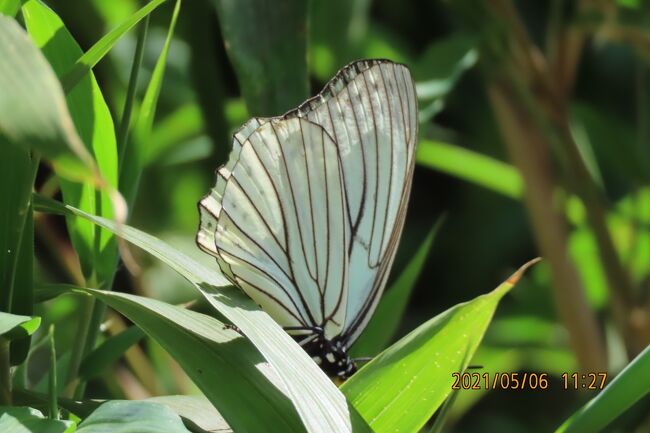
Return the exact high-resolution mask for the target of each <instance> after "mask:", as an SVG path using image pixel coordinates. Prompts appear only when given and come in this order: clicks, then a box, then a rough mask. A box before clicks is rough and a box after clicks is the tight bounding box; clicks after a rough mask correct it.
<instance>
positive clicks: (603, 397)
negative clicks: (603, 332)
mask: <svg viewBox="0 0 650 433" xmlns="http://www.w3.org/2000/svg"><path fill="white" fill-rule="evenodd" d="M648 394H650V346H648V347H646V348H645V350H644V351H643V352H641V353H640V354H639V355H638V356H637V357H636V358H634V359H633V360H632V362H630V363H629V364H628V365H627V367H625V368H624V369H623V371H621V372H620V373H619V374H618V376H616V377H615V378H614V380H612V381H611V382H610V383H609V384H608V385H607V386H606V387H605V389H603V390H602V391H601V392H600V393H599V394H598V395H597V396H596V397H594V398H592V399H591V400H590V401H589V402H588V403H587V404H586V405H585V406H583V407H582V408H581V409H580V410H579V411H578V412H576V413H575V414H573V415H572V416H571V418H569V419H568V420H566V421H565V422H564V424H562V425H561V426H560V428H558V429H557V430H556V432H557V433H583V432H584V433H591V432H598V431H601V430H602V429H604V428H605V427H606V426H607V425H608V424H609V423H610V422H612V421H613V420H615V419H616V418H617V417H618V416H620V415H621V414H623V413H624V412H625V411H626V410H627V409H629V408H630V407H631V406H632V405H633V404H634V403H636V402H638V401H639V400H641V399H642V398H644V397H645V396H647V395H648Z"/></svg>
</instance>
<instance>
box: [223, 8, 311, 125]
mask: <svg viewBox="0 0 650 433" xmlns="http://www.w3.org/2000/svg"><path fill="white" fill-rule="evenodd" d="M212 3H214V5H215V6H216V8H217V12H218V15H219V23H220V25H221V31H222V33H223V39H224V42H225V44H226V50H227V52H228V56H229V57H230V60H231V62H232V64H233V67H234V69H235V72H236V73H237V78H238V80H239V86H240V88H241V92H242V95H243V96H244V99H245V100H246V106H247V107H248V111H249V112H250V113H251V114H252V115H255V116H258V115H263V116H269V115H278V114H282V113H283V112H285V111H287V110H289V109H291V108H292V107H295V106H297V105H298V104H300V103H301V102H302V101H304V100H305V99H307V96H309V95H308V94H309V77H308V74H307V30H308V29H307V9H308V4H309V2H307V1H304V0H285V1H281V2H278V1H275V0H212Z"/></svg>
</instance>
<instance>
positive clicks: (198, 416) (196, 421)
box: [147, 395, 233, 433]
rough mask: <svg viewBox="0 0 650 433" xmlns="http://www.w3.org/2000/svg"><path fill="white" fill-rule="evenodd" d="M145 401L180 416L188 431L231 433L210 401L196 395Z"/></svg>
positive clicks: (155, 398)
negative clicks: (162, 405)
mask: <svg viewBox="0 0 650 433" xmlns="http://www.w3.org/2000/svg"><path fill="white" fill-rule="evenodd" d="M147 401H151V402H154V403H159V404H164V405H165V406H167V407H168V408H170V409H171V410H173V411H174V412H175V413H177V414H178V415H180V417H181V418H183V421H184V422H185V425H189V427H190V429H191V430H192V431H194V432H199V433H233V430H232V429H231V428H230V426H228V423H226V420H224V419H223V417H222V416H221V414H220V413H219V412H218V411H217V410H216V409H215V408H214V406H212V405H211V404H210V401H209V400H208V399H206V398H205V397H203V396H198V395H164V396H161V397H150V398H148V399H147Z"/></svg>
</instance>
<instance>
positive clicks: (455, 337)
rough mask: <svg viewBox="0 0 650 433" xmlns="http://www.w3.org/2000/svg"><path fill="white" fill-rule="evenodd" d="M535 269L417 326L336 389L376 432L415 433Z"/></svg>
mask: <svg viewBox="0 0 650 433" xmlns="http://www.w3.org/2000/svg"><path fill="white" fill-rule="evenodd" d="M533 263H534V261H531V262H529V263H527V264H525V265H524V266H522V267H521V268H520V269H519V270H518V271H517V272H515V273H514V274H513V275H512V276H511V277H510V278H508V280H507V281H505V282H504V283H502V284H501V285H500V286H499V287H497V288H496V289H495V290H494V291H492V292H490V293H488V294H486V295H482V296H479V297H478V298H475V299H474V300H472V301H470V302H466V303H463V304H459V305H456V306H455V307H452V308H450V309H449V310H447V311H445V312H443V313H441V314H439V315H438V316H436V317H434V318H433V319H431V320H429V321H428V322H426V323H424V324H422V325H420V326H419V327H418V328H416V329H415V330H414V331H412V332H411V333H409V334H408V335H406V336H405V337H404V338H402V339H401V340H399V341H398V342H397V343H395V344H393V345H392V346H390V347H389V348H388V349H386V350H385V351H384V352H382V353H381V354H380V355H379V356H377V357H376V358H374V359H373V360H372V361H370V362H369V363H368V364H366V365H365V366H364V367H363V368H361V370H359V372H358V373H357V374H355V375H354V376H352V377H351V378H350V379H349V380H348V381H347V382H345V383H344V384H343V385H342V386H341V390H342V391H343V393H344V394H345V395H346V396H347V397H348V399H349V400H350V401H351V402H352V404H353V405H354V407H355V408H356V409H357V410H358V411H359V413H360V414H361V415H362V416H363V417H364V418H365V419H366V420H367V421H368V423H369V424H370V426H371V427H372V428H373V430H374V431H378V432H406V433H408V432H414V433H415V432H417V431H418V430H419V429H420V428H421V427H422V426H423V425H424V424H425V423H426V422H427V420H428V419H429V418H431V415H433V413H434V412H435V411H436V409H438V407H440V405H441V404H442V403H443V402H444V401H445V399H446V398H447V396H448V395H449V393H450V392H451V386H452V384H453V382H454V379H453V376H452V374H453V373H454V372H461V371H463V370H464V369H465V368H466V366H467V363H468V362H469V361H470V360H471V358H472V356H473V354H474V352H475V351H476V349H477V348H478V345H479V343H480V342H481V339H482V338H483V334H484V333H485V330H486V329H487V327H488V325H489V323H490V320H491V319H492V316H493V314H494V311H495V310H496V307H497V305H498V303H499V301H500V300H501V298H502V297H503V296H504V295H505V294H506V293H508V291H509V290H510V289H511V288H512V287H513V286H514V284H516V282H517V281H518V280H519V278H521V276H522V275H523V272H524V271H525V270H526V269H527V268H528V267H529V266H530V265H532V264H533Z"/></svg>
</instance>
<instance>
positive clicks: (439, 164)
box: [417, 140, 523, 199]
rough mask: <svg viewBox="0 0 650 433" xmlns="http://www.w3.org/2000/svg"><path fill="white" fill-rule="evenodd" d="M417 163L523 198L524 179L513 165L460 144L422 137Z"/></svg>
mask: <svg viewBox="0 0 650 433" xmlns="http://www.w3.org/2000/svg"><path fill="white" fill-rule="evenodd" d="M417 162H418V164H420V165H423V166H425V167H429V168H432V169H434V170H438V171H441V172H443V173H447V174H449V175H451V176H455V177H457V178H459V179H463V180H465V181H468V182H471V183H474V184H476V185H478V186H482V187H483V188H487V189H491V190H492V191H495V192H498V193H499V194H503V195H505V196H506V197H510V198H514V199H520V198H521V197H522V196H523V182H522V180H521V176H520V175H519V172H517V170H516V169H515V168H514V167H513V166H511V165H508V164H506V163H504V162H501V161H498V160H496V159H493V158H490V157H488V156H485V155H481V154H480V153H476V152H473V151H471V150H468V149H464V148H462V147H460V146H455V145H452V144H448V143H441V142H437V141H430V140H421V141H420V144H419V145H418V150H417Z"/></svg>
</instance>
